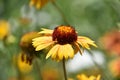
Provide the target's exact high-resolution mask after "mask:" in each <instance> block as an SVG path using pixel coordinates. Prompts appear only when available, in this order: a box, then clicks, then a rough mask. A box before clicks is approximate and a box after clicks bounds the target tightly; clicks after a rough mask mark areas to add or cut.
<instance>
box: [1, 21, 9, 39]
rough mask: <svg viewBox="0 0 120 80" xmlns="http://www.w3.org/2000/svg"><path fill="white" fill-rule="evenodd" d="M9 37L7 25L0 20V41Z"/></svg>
mask: <svg viewBox="0 0 120 80" xmlns="http://www.w3.org/2000/svg"><path fill="white" fill-rule="evenodd" d="M8 35H9V23H8V22H7V21H4V20H0V40H3V39H4V38H6V37H7V36H8Z"/></svg>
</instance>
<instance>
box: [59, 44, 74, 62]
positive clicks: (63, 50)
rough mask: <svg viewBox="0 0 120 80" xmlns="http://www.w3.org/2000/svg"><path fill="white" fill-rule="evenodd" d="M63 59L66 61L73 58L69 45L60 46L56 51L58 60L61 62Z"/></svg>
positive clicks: (72, 51)
mask: <svg viewBox="0 0 120 80" xmlns="http://www.w3.org/2000/svg"><path fill="white" fill-rule="evenodd" d="M63 57H64V58H65V59H67V58H68V57H70V58H73V57H74V50H73V48H72V46H71V45H70V44H65V45H60V48H59V51H58V58H59V60H62V59H63Z"/></svg>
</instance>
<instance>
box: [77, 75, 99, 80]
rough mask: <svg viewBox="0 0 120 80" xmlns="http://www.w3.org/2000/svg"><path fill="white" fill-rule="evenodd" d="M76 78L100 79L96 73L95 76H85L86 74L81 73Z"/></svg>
mask: <svg viewBox="0 0 120 80" xmlns="http://www.w3.org/2000/svg"><path fill="white" fill-rule="evenodd" d="M77 79H78V80H100V75H98V76H97V77H95V76H90V77H87V76H86V75H84V74H81V75H77Z"/></svg>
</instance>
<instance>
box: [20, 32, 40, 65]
mask: <svg viewBox="0 0 120 80" xmlns="http://www.w3.org/2000/svg"><path fill="white" fill-rule="evenodd" d="M39 36H40V35H39V34H38V32H29V33H26V34H24V35H23V36H22V38H21V40H20V47H21V49H22V51H23V52H24V54H25V55H26V56H27V62H28V63H29V64H31V63H32V60H33V58H34V57H35V56H36V55H37V54H38V52H37V51H35V48H34V47H33V46H32V39H33V38H36V37H39ZM24 54H23V55H22V56H24ZM23 61H24V58H23Z"/></svg>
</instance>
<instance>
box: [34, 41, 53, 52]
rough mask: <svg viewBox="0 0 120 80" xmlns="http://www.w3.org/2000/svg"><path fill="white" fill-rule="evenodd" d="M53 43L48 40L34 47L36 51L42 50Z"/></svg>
mask: <svg viewBox="0 0 120 80" xmlns="http://www.w3.org/2000/svg"><path fill="white" fill-rule="evenodd" d="M52 44H54V42H48V43H44V44H40V45H38V46H37V47H36V49H35V50H36V51H39V50H42V49H44V48H46V47H48V46H50V45H52Z"/></svg>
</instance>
